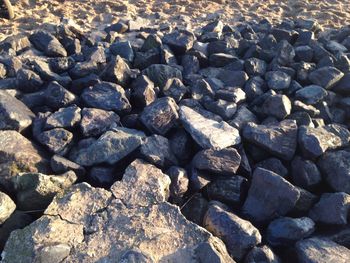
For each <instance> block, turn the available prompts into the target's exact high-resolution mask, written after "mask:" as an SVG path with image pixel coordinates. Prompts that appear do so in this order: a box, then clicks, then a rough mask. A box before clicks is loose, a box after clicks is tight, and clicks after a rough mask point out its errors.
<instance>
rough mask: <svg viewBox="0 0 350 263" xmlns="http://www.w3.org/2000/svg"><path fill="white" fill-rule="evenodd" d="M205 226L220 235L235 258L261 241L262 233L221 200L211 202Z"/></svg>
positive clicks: (205, 217) (241, 257) (241, 255)
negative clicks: (231, 211) (228, 208)
mask: <svg viewBox="0 0 350 263" xmlns="http://www.w3.org/2000/svg"><path fill="white" fill-rule="evenodd" d="M203 225H204V227H205V228H206V229H207V230H208V231H210V232H211V233H213V234H214V235H215V236H218V237H220V238H221V239H222V240H223V241H224V243H225V244H226V247H227V250H228V251H229V253H230V254H231V256H232V257H233V259H235V260H242V259H243V258H244V256H245V254H246V253H247V252H248V251H249V250H250V249H251V248H253V247H254V246H255V245H257V244H259V243H260V242H261V235H260V233H259V230H258V229H256V228H255V227H254V226H253V225H252V224H251V223H250V222H249V221H246V220H244V219H242V218H240V217H238V216H237V215H235V214H233V213H230V212H228V211H226V210H225V206H223V205H222V204H221V203H219V202H215V201H214V202H210V203H209V208H208V211H207V212H206V214H205V216H204V220H203Z"/></svg>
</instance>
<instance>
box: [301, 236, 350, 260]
mask: <svg viewBox="0 0 350 263" xmlns="http://www.w3.org/2000/svg"><path fill="white" fill-rule="evenodd" d="M295 250H296V254H297V258H298V260H299V261H300V262H305V263H314V262H315V263H316V262H317V263H328V262H339V263H346V262H348V261H349V260H350V250H349V249H347V248H346V247H343V246H340V245H338V244H337V243H335V242H333V241H331V240H328V239H319V238H308V239H304V240H301V241H299V242H298V243H297V244H296V249H295Z"/></svg>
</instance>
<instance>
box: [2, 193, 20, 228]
mask: <svg viewBox="0 0 350 263" xmlns="http://www.w3.org/2000/svg"><path fill="white" fill-rule="evenodd" d="M15 209H16V204H15V203H14V202H13V201H12V199H11V198H10V197H9V196H8V195H7V194H5V193H3V192H1V191H0V225H2V224H3V223H5V221H6V220H7V219H8V218H9V217H10V216H11V214H12V213H13V212H14V211H15Z"/></svg>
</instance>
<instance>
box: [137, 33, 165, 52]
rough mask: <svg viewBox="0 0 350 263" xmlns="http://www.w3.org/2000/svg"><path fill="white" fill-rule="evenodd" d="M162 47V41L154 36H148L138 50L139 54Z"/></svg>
mask: <svg viewBox="0 0 350 263" xmlns="http://www.w3.org/2000/svg"><path fill="white" fill-rule="evenodd" d="M161 46H162V40H161V39H160V38H159V36H157V35H156V34H149V35H148V36H147V38H146V39H145V42H143V45H142V47H141V49H140V51H141V52H145V51H148V50H150V49H153V48H160V47H161Z"/></svg>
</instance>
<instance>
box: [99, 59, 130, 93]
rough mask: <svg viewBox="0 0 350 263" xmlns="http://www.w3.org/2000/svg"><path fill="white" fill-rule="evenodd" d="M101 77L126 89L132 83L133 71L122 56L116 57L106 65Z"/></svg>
mask: <svg viewBox="0 0 350 263" xmlns="http://www.w3.org/2000/svg"><path fill="white" fill-rule="evenodd" d="M100 77H101V79H102V80H105V81H108V82H113V83H116V84H119V85H121V86H122V87H126V86H127V85H128V84H129V83H130V81H131V70H130V68H129V66H128V64H127V63H126V62H125V61H124V60H123V59H122V58H121V57H120V56H116V57H113V58H112V59H111V61H110V62H109V63H108V64H107V65H106V67H105V69H104V70H103V71H102V72H101V74H100Z"/></svg>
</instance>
